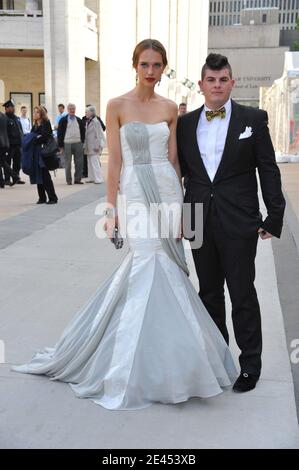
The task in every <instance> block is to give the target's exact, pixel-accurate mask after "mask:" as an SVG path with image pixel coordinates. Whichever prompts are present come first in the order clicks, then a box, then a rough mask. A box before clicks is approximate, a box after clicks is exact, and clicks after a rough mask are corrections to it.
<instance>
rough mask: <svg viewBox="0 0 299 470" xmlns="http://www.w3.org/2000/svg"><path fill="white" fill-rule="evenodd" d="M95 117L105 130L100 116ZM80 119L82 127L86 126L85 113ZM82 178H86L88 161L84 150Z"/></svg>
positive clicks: (87, 106)
mask: <svg viewBox="0 0 299 470" xmlns="http://www.w3.org/2000/svg"><path fill="white" fill-rule="evenodd" d="M90 106H92V105H91V104H88V105H86V109H87V108H89V107H90ZM97 119H98V121H99V123H100V124H101V127H102V129H103V131H104V132H105V130H106V126H105V124H104V122H103V121H102V119H101V118H100V116H97ZM82 121H83V124H84V127H85V128H86V123H87V121H88V118H87V117H86V113H85V116H83V118H82ZM83 178H88V162H87V155H86V154H85V151H84V164H83Z"/></svg>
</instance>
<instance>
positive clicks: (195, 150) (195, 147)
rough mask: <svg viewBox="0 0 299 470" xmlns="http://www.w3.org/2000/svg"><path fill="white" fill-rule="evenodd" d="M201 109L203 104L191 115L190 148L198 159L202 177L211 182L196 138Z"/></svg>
mask: <svg viewBox="0 0 299 470" xmlns="http://www.w3.org/2000/svg"><path fill="white" fill-rule="evenodd" d="M203 110H204V106H202V107H201V108H199V109H198V110H197V111H196V112H194V116H193V119H192V123H191V126H190V136H191V143H192V150H193V151H192V155H194V156H195V158H196V159H197V160H198V163H199V165H200V169H201V171H202V173H203V175H204V177H205V178H206V179H208V181H209V182H211V180H210V177H209V175H208V173H207V170H206V167H205V165H204V162H203V160H202V157H201V153H200V149H199V146H198V140H197V127H198V123H199V119H200V116H201V113H202V112H203Z"/></svg>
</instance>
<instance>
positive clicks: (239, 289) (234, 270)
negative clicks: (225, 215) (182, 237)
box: [192, 200, 262, 376]
mask: <svg viewBox="0 0 299 470" xmlns="http://www.w3.org/2000/svg"><path fill="white" fill-rule="evenodd" d="M257 241H258V234H256V235H254V236H252V237H251V238H246V239H245V238H244V239H242V238H236V239H234V238H230V237H229V236H228V235H227V234H226V233H225V232H224V231H223V229H222V228H221V224H220V221H219V216H218V214H217V209H216V207H215V203H214V201H213V200H212V202H211V205H210V209H209V213H208V217H207V221H206V224H205V228H204V237H203V246H202V247H201V248H199V249H196V250H192V254H193V259H194V263H195V268H196V272H197V276H198V279H199V287H200V292H199V296H200V298H201V300H202V302H203V304H204V305H205V307H206V309H207V310H208V312H209V314H210V315H211V317H212V318H213V320H214V322H215V323H216V325H217V326H218V328H219V329H220V331H221V333H222V335H223V337H224V339H225V340H226V342H227V343H228V342H229V335H228V331H227V327H226V313H225V298H224V282H225V281H226V283H227V287H228V291H229V294H230V299H231V303H232V321H233V328H234V333H235V338H236V342H237V344H238V346H239V348H240V350H241V355H240V358H239V361H240V366H241V371H243V372H247V373H250V374H255V375H258V376H259V375H260V370H261V353H262V331H261V315H260V307H259V302H258V299H257V294H256V290H255V287H254V280H255V257H256V250H257Z"/></svg>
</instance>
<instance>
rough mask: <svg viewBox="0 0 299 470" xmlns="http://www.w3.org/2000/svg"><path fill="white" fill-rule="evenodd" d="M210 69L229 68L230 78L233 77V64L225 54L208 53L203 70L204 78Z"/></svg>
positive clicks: (202, 77) (202, 75)
mask: <svg viewBox="0 0 299 470" xmlns="http://www.w3.org/2000/svg"><path fill="white" fill-rule="evenodd" d="M208 69H210V70H222V69H228V70H229V75H230V78H233V71H232V68H231V65H230V63H229V61H228V58H227V57H225V56H224V55H221V54H214V53H211V54H209V55H208V57H207V59H206V63H205V65H204V66H203V68H202V71H201V79H202V80H203V79H204V78H205V74H206V71H207V70H208Z"/></svg>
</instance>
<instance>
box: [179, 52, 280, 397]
mask: <svg viewBox="0 0 299 470" xmlns="http://www.w3.org/2000/svg"><path fill="white" fill-rule="evenodd" d="M234 84H235V81H234V80H233V75H232V69H231V66H230V64H229V62H228V60H227V58H226V57H224V56H222V55H220V54H210V55H209V56H208V58H207V60H206V63H205V65H204V67H203V69H202V77H201V80H200V81H199V86H200V89H201V91H202V93H203V94H204V96H205V105H204V106H202V107H201V108H200V109H197V110H195V111H192V112H190V113H188V114H185V116H182V117H181V118H179V121H178V127H177V142H178V154H179V159H180V165H181V170H182V176H183V177H184V176H187V178H188V183H187V188H186V194H185V204H189V205H191V208H192V212H191V217H192V225H193V226H196V224H195V223H194V222H195V219H194V218H195V215H194V214H195V211H194V208H195V206H196V204H203V219H204V227H203V229H204V230H203V245H202V247H201V248H198V247H194V248H193V249H192V254H193V259H194V264H195V268H196V272H197V276H198V279H199V285H200V292H199V296H200V298H201V300H202V302H203V304H204V305H205V307H206V309H207V311H208V312H209V314H210V315H211V317H212V318H213V320H214V321H215V323H216V324H217V326H218V327H219V330H220V331H221V333H222V335H223V337H224V339H225V340H226V342H227V343H228V342H229V335H228V330H227V326H226V312H225V298H224V283H225V281H226V283H227V286H228V290H229V294H230V298H231V302H232V320H233V327H234V334H235V338H236V341H237V344H238V346H239V348H240V350H241V355H240V357H239V362H240V368H241V373H240V376H239V378H238V379H237V381H236V383H235V384H234V387H233V389H234V391H236V392H247V391H249V390H252V389H253V388H255V386H256V383H257V381H258V380H259V377H260V372H261V365H262V363H261V353H262V330H261V315H260V307H259V302H258V298H257V294H256V290H255V287H254V280H255V257H256V249H257V242H258V237H259V236H260V238H261V239H262V240H266V239H269V238H272V237H273V236H275V237H277V238H279V237H280V234H281V230H282V225H283V215H284V209H285V200H284V197H283V193H282V190H281V177H280V171H279V168H278V166H277V164H276V159H275V152H274V149H273V145H272V142H271V138H270V135H269V129H268V125H267V124H268V116H267V113H266V112H265V111H263V110H259V109H255V108H251V107H248V106H242V105H240V104H238V103H236V102H235V101H234V100H232V99H231V92H232V89H233V87H234ZM256 170H258V173H259V180H260V184H261V189H262V194H263V199H264V202H265V205H266V208H267V212H268V215H267V217H266V219H265V220H264V221H263V218H262V215H261V213H260V211H259V200H258V194H257V188H258V185H257V177H256ZM189 239H190V241H191V247H192V238H191V236H190V237H189Z"/></svg>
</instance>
